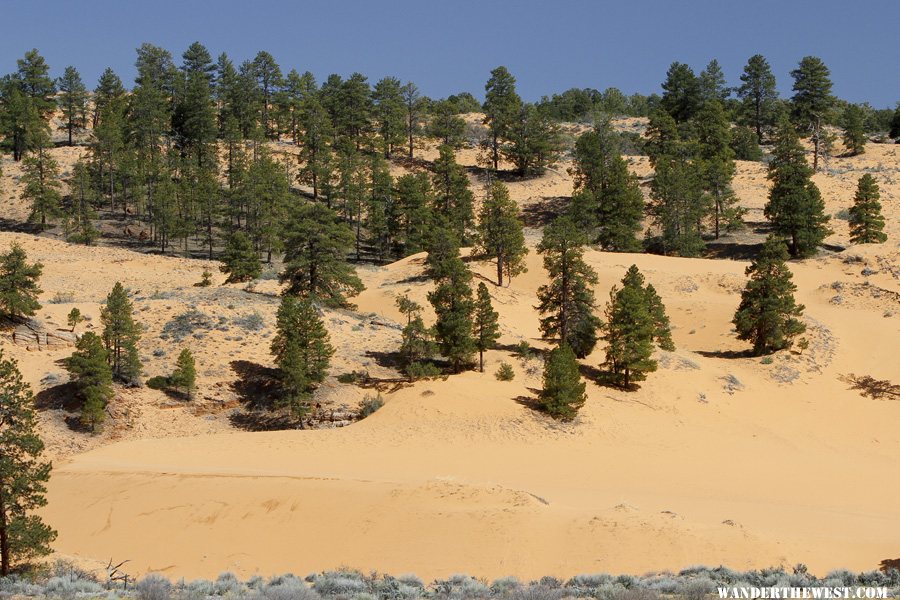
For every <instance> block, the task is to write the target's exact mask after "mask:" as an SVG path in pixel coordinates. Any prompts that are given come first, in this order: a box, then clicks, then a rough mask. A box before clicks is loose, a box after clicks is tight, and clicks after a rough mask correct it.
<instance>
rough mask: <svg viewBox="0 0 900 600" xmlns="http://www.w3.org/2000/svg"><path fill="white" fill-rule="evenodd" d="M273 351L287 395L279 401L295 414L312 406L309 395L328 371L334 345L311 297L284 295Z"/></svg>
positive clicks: (301, 414)
mask: <svg viewBox="0 0 900 600" xmlns="http://www.w3.org/2000/svg"><path fill="white" fill-rule="evenodd" d="M275 327H276V333H275V337H274V339H273V340H272V355H273V356H274V358H275V364H276V365H278V368H279V371H280V378H281V383H282V386H283V391H284V397H283V398H282V399H281V400H280V401H279V404H280V405H281V406H283V407H285V408H287V409H289V410H290V411H291V413H292V414H294V415H295V416H296V417H301V416H303V415H304V414H305V413H306V412H307V411H308V410H309V402H308V400H309V395H310V392H311V391H312V390H313V388H314V387H315V385H316V384H317V383H321V382H322V381H324V380H325V377H326V376H327V375H328V366H329V363H330V361H331V357H332V356H333V355H334V348H333V347H332V346H331V344H330V343H329V340H328V331H327V330H326V329H325V324H324V323H323V322H322V319H321V318H320V317H319V314H318V311H317V310H316V307H315V305H314V304H313V303H312V301H311V300H310V299H308V298H296V297H294V296H288V295H286V296H283V297H282V298H281V305H280V306H279V307H278V314H277V317H276V325H275Z"/></svg>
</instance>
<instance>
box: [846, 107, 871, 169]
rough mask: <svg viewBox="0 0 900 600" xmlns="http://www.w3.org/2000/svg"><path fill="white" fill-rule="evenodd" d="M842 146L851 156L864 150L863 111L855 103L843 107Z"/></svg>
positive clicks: (864, 116) (864, 127)
mask: <svg viewBox="0 0 900 600" xmlns="http://www.w3.org/2000/svg"><path fill="white" fill-rule="evenodd" d="M843 117H844V118H843V126H844V146H846V147H847V152H848V153H849V154H850V155H851V156H856V155H857V154H862V153H863V152H865V151H866V141H867V137H866V125H865V118H866V115H865V112H864V111H863V109H862V108H860V107H859V106H857V105H856V104H848V105H847V108H845V109H844V115H843Z"/></svg>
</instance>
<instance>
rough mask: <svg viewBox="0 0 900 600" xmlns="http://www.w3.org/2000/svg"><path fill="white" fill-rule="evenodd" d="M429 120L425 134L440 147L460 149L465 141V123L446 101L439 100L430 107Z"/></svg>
mask: <svg viewBox="0 0 900 600" xmlns="http://www.w3.org/2000/svg"><path fill="white" fill-rule="evenodd" d="M429 112H430V115H431V118H430V119H429V121H428V127H427V129H426V132H427V134H428V135H429V136H430V137H433V138H435V139H437V140H438V141H440V143H441V145H442V146H450V147H451V148H460V147H462V145H463V143H464V141H465V134H466V122H465V121H464V120H463V118H462V117H460V116H459V115H458V114H457V113H456V111H455V110H454V108H453V105H452V104H450V103H449V102H447V101H446V100H439V101H437V102H434V103H433V104H432V105H431V109H430V111H429Z"/></svg>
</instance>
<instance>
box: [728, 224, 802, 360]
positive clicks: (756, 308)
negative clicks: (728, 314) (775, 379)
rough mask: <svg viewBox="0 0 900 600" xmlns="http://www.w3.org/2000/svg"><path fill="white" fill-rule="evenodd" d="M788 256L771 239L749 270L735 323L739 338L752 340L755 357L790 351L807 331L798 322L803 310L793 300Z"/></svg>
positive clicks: (795, 287)
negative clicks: (795, 338) (785, 349)
mask: <svg viewBox="0 0 900 600" xmlns="http://www.w3.org/2000/svg"><path fill="white" fill-rule="evenodd" d="M787 257H788V255H787V251H786V250H785V247H784V244H783V243H782V242H781V241H779V240H777V239H775V238H773V237H770V238H769V239H768V240H766V243H765V245H764V246H763V249H762V251H761V252H760V254H759V256H758V257H757V258H756V260H754V261H753V263H751V264H750V266H749V267H747V270H746V274H747V276H748V277H749V280H748V281H747V285H746V287H745V288H744V291H743V292H742V293H741V304H740V306H739V307H738V309H737V312H736V313H735V314H734V319H733V320H732V323H734V326H735V329H737V337H738V339H740V340H748V341H750V342H751V343H752V344H753V353H754V354H756V355H761V354H769V353H771V352H775V351H776V350H781V349H784V348H789V347H790V345H791V341H792V340H793V338H794V337H796V336H797V335H800V334H801V333H803V332H804V331H805V330H806V327H805V326H804V325H803V323H801V322H800V321H799V320H798V319H797V317H800V316H801V315H802V314H803V308H804V307H803V305H802V304H797V303H796V302H795V301H794V292H795V291H796V289H797V286H796V285H794V284H793V282H792V281H791V278H792V276H791V271H790V269H788V267H787V265H786V264H785V261H786V260H787Z"/></svg>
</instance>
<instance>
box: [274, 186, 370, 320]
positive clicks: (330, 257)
mask: <svg viewBox="0 0 900 600" xmlns="http://www.w3.org/2000/svg"><path fill="white" fill-rule="evenodd" d="M286 236H287V237H286V240H285V255H284V263H285V264H284V271H283V272H282V273H281V276H280V278H279V279H280V280H281V282H282V283H287V284H288V287H287V289H286V290H285V293H286V294H293V295H298V296H301V297H304V298H311V299H313V300H316V301H319V302H323V303H325V304H327V305H329V306H350V303H349V302H348V300H347V299H348V298H350V297H353V296H356V295H357V294H359V293H360V292H361V291H362V290H363V289H364V288H363V284H362V282H361V281H360V280H359V277H357V276H356V272H355V271H354V269H353V267H352V266H351V265H350V264H349V263H348V262H347V260H346V256H347V253H348V252H349V251H350V249H351V248H352V247H353V240H354V236H353V232H352V231H350V228H349V227H347V225H346V224H345V223H342V222H341V221H340V219H339V218H338V217H337V215H335V214H334V212H332V211H331V210H329V209H328V208H327V207H325V206H323V205H321V204H301V205H300V206H297V207H296V208H295V209H294V210H293V211H292V213H291V215H290V220H289V222H288V224H287V228H286Z"/></svg>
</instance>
